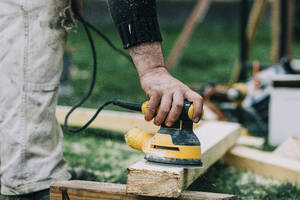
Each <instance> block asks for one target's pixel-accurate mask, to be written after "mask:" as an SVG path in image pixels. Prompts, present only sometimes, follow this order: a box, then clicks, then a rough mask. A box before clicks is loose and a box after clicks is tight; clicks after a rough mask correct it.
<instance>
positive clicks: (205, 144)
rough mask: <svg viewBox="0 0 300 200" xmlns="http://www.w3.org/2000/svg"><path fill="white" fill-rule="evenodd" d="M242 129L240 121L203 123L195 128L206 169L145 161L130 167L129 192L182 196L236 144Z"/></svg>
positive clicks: (128, 177) (147, 194) (146, 194)
mask: <svg viewBox="0 0 300 200" xmlns="http://www.w3.org/2000/svg"><path fill="white" fill-rule="evenodd" d="M240 130H241V128H240V125H239V124H237V123H229V122H213V121H208V122H205V123H203V124H202V125H201V126H200V127H199V128H197V129H195V133H196V135H197V137H198V138H199V140H200V142H201V145H202V161H203V163H204V167H203V168H183V167H178V166H170V165H165V166H163V165H158V164H155V163H150V162H146V161H145V160H141V161H139V162H137V163H135V164H134V165H132V166H130V167H129V168H128V175H127V192H128V193H133V194H137V195H145V196H159V197H173V198H174V197H178V196H180V194H181V193H182V191H183V190H185V189H186V188H187V187H188V186H189V185H190V184H191V183H193V181H194V180H196V179H197V178H198V177H199V176H200V175H201V174H203V173H204V172H205V171H206V170H207V169H208V168H209V167H210V166H211V165H212V164H213V163H215V162H216V161H217V160H218V159H220V158H221V157H222V156H223V155H224V154H225V153H226V152H227V150H228V149H229V148H230V147H232V146H233V145H234V144H235V141H236V140H237V138H238V137H239V133H240Z"/></svg>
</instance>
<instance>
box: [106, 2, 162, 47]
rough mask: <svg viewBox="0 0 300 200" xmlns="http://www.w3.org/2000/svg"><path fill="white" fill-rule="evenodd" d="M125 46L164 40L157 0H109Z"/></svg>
mask: <svg viewBox="0 0 300 200" xmlns="http://www.w3.org/2000/svg"><path fill="white" fill-rule="evenodd" d="M108 5H109V9H110V12H111V15H112V18H113V21H114V23H115V24H116V26H117V29H118V31H119V34H120V36H121V39H122V41H123V45H124V48H129V47H132V46H136V45H138V44H141V43H144V42H156V41H162V38H161V34H160V30H159V24H158V20H157V15H156V1H155V0H108Z"/></svg>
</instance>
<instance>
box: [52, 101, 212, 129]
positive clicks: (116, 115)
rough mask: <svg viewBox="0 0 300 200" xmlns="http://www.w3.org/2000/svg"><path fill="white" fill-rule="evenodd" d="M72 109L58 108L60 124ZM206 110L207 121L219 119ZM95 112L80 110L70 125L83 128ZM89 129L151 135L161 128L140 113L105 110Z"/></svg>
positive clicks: (70, 120) (57, 114) (74, 113)
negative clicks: (135, 130)
mask: <svg viewBox="0 0 300 200" xmlns="http://www.w3.org/2000/svg"><path fill="white" fill-rule="evenodd" d="M70 109H71V107H68V106H57V107H56V118H57V121H58V122H59V123H60V124H64V121H65V116H66V115H67V113H68V112H69V110H70ZM204 110H205V113H204V119H205V120H215V119H217V116H216V115H215V114H214V113H213V112H212V111H210V109H209V108H207V107H206V106H204ZM95 112H96V110H95V109H90V108H78V109H76V110H75V111H74V112H73V113H72V115H71V116H70V118H69V125H71V126H82V125H84V124H85V123H86V122H87V121H88V120H89V119H90V118H91V117H92V116H93V115H94V113H95ZM196 126H197V124H196ZM89 127H91V128H102V129H108V130H113V131H118V132H121V133H125V132H127V131H128V130H130V129H132V128H134V127H138V128H140V129H142V130H143V131H145V132H150V133H152V132H156V131H157V130H158V129H159V127H158V126H155V125H154V124H153V122H147V121H146V120H145V119H144V116H143V115H142V114H140V113H129V112H120V111H111V110H103V111H102V112H101V113H100V114H99V115H98V117H97V118H96V119H95V121H94V122H93V123H92V124H91V125H90V126H89Z"/></svg>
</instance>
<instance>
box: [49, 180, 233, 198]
mask: <svg viewBox="0 0 300 200" xmlns="http://www.w3.org/2000/svg"><path fill="white" fill-rule="evenodd" d="M62 191H65V192H66V194H67V195H68V197H69V199H70V200H79V199H82V200H85V199H86V200H87V199H88V200H100V199H101V200H108V199H120V200H121V199H122V200H150V199H153V197H142V196H135V195H132V194H127V193H126V185H122V184H113V183H101V182H91V181H60V182H56V183H53V184H51V186H50V199H51V200H62V199H63V197H62ZM155 199H161V198H155ZM178 199H181V200H191V199H194V200H204V199H208V200H209V199H210V200H218V199H219V200H221V199H226V200H229V199H236V196H234V195H228V194H218V193H209V192H196V191H184V192H182V195H181V196H180V197H179V198H178Z"/></svg>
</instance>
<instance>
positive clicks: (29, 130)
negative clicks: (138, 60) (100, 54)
mask: <svg viewBox="0 0 300 200" xmlns="http://www.w3.org/2000/svg"><path fill="white" fill-rule="evenodd" d="M72 23H74V21H73V18H72V14H71V8H70V2H69V0H0V159H1V163H0V176H1V193H2V194H4V195H20V194H27V193H31V192H35V191H40V190H43V189H46V188H49V185H50V183H51V182H53V181H56V180H68V179H70V174H69V173H68V171H67V165H66V162H65V161H64V159H63V156H62V146H63V134H62V130H61V128H60V126H59V124H58V122H57V120H56V118H55V107H56V103H57V90H58V87H59V80H60V75H61V71H62V56H63V48H64V43H65V40H66V36H67V35H66V34H67V30H68V29H69V28H70V26H71V25H72Z"/></svg>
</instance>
